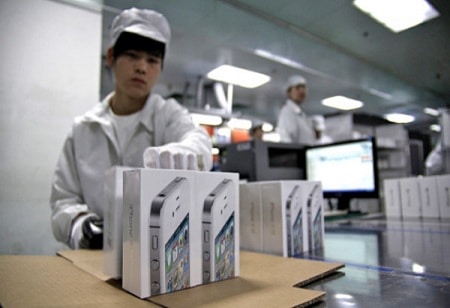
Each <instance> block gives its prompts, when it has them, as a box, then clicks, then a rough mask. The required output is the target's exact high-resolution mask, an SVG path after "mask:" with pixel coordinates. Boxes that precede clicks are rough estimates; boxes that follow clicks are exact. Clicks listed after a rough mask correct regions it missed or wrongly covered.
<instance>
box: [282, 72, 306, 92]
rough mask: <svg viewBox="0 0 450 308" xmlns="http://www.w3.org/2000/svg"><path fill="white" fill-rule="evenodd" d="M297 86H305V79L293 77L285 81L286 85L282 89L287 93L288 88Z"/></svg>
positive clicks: (298, 76)
mask: <svg viewBox="0 0 450 308" xmlns="http://www.w3.org/2000/svg"><path fill="white" fill-rule="evenodd" d="M298 85H306V79H305V78H304V77H303V76H300V75H293V76H291V77H289V79H288V80H287V82H286V84H285V85H284V89H285V90H286V91H287V90H289V89H290V88H292V87H295V86H298Z"/></svg>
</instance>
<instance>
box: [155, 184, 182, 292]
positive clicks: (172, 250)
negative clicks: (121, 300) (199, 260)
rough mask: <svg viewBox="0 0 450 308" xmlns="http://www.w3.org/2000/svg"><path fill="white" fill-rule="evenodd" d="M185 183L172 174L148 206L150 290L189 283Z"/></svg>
mask: <svg viewBox="0 0 450 308" xmlns="http://www.w3.org/2000/svg"><path fill="white" fill-rule="evenodd" d="M188 200H189V187H188V181H187V180H186V178H183V177H176V178H175V179H174V180H173V181H171V182H170V183H169V184H168V185H167V186H166V187H165V188H164V189H163V190H162V191H161V192H160V193H159V194H158V195H157V196H156V197H155V198H154V199H153V201H152V204H151V209H150V239H149V241H150V243H149V244H150V287H151V294H152V295H155V294H163V293H168V292H172V291H176V290H181V289H185V288H188V287H189V286H190V276H189V275H190V273H189V272H190V270H189V241H190V238H189V202H188Z"/></svg>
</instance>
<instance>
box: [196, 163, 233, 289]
mask: <svg viewBox="0 0 450 308" xmlns="http://www.w3.org/2000/svg"><path fill="white" fill-rule="evenodd" d="M195 179H196V182H195V197H194V204H195V206H194V209H193V212H194V214H195V215H196V216H200V217H201V228H202V230H201V238H199V239H200V241H199V242H201V244H202V250H201V258H195V259H194V258H192V259H191V262H192V263H191V267H195V268H201V278H202V279H201V281H197V282H198V283H197V284H202V283H203V284H204V283H210V282H216V281H221V280H224V279H229V278H233V277H237V276H239V247H240V246H239V174H238V173H226V172H197V174H196V177H195Z"/></svg>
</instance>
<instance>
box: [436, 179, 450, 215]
mask: <svg viewBox="0 0 450 308" xmlns="http://www.w3.org/2000/svg"><path fill="white" fill-rule="evenodd" d="M435 177H436V180H437V189H438V198H439V213H440V218H444V219H448V218H450V174H447V175H436V176H435Z"/></svg>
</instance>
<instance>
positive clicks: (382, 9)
mask: <svg viewBox="0 0 450 308" xmlns="http://www.w3.org/2000/svg"><path fill="white" fill-rule="evenodd" d="M353 5H355V6H356V7H357V8H359V9H360V10H361V11H363V12H364V13H366V14H368V15H369V16H371V17H372V18H374V19H376V20H377V21H378V22H380V23H381V24H383V25H384V26H386V27H387V28H389V29H391V30H392V31H393V32H396V33H397V32H400V31H404V30H406V29H409V28H411V27H414V26H417V25H418V24H421V23H424V22H426V21H428V20H430V19H433V18H435V17H437V16H439V12H438V11H436V10H435V9H434V8H433V7H432V6H431V5H430V4H429V3H428V2H427V1H425V0H354V1H353Z"/></svg>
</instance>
